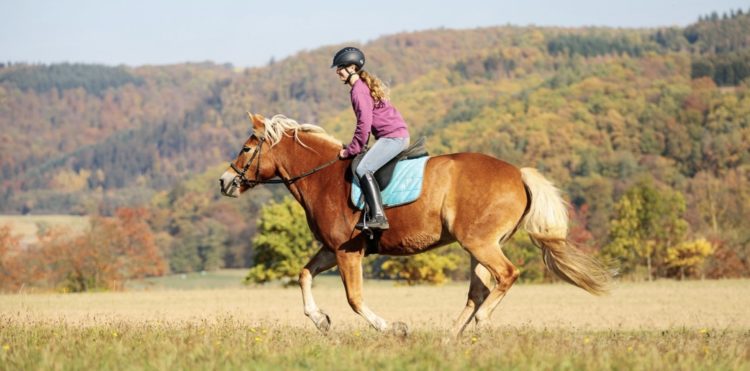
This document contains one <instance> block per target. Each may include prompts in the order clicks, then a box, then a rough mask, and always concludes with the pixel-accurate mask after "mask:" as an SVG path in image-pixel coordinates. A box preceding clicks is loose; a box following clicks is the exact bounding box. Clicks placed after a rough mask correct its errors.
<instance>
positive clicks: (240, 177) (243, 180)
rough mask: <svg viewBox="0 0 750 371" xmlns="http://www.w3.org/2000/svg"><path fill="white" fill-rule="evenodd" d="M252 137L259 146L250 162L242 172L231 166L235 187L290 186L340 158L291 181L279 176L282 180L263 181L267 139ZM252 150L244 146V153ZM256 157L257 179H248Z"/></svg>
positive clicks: (253, 135)
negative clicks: (248, 173)
mask: <svg viewBox="0 0 750 371" xmlns="http://www.w3.org/2000/svg"><path fill="white" fill-rule="evenodd" d="M250 136H251V137H255V138H257V139H258V146H257V147H256V150H255V151H254V152H253V155H252V156H250V160H248V161H247V162H246V163H245V166H243V167H242V170H240V169H239V168H237V166H236V165H235V164H234V162H232V163H230V164H229V166H230V167H231V168H232V170H234V171H235V172H236V173H237V176H235V177H234V180H233V183H234V185H235V186H237V187H239V186H241V185H246V186H247V187H248V188H253V187H255V186H256V185H258V184H287V185H288V184H292V183H294V182H296V181H297V180H299V179H302V178H304V177H306V176H308V175H312V174H315V173H317V172H318V171H320V170H322V169H324V168H326V167H328V166H331V165H333V163H335V162H336V161H338V157H337V158H334V159H333V160H331V161H328V162H326V163H325V164H323V165H320V166H318V167H316V168H314V169H312V170H309V171H306V172H304V173H302V174H300V175H297V176H293V177H291V178H289V179H284V178H283V177H281V176H279V177H280V178H281V179H268V180H263V179H260V160H261V157H262V156H263V154H262V152H263V143H265V141H266V137H265V136H262V135H261V136H258V135H255V133H253V134H251V135H250ZM251 149H252V147H248V146H242V152H247V151H249V150H251ZM255 157H258V165H257V166H256V167H255V177H254V179H248V178H247V177H246V176H245V174H246V173H247V170H248V169H250V166H252V163H253V160H254V159H255Z"/></svg>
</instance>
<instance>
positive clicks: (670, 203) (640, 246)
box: [602, 179, 688, 280]
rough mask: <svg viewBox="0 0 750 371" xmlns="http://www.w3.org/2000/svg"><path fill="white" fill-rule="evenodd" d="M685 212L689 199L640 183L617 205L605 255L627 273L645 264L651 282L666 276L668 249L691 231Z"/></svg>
mask: <svg viewBox="0 0 750 371" xmlns="http://www.w3.org/2000/svg"><path fill="white" fill-rule="evenodd" d="M684 212H685V198H684V197H683V196H682V194H681V193H680V192H678V191H674V190H671V189H663V190H660V189H659V188H657V187H656V186H655V185H654V184H653V182H652V181H651V180H650V179H646V180H642V181H640V182H639V183H637V184H636V185H634V186H633V187H631V188H630V189H629V190H628V191H627V192H626V193H625V194H624V195H623V196H622V198H620V200H619V201H618V202H617V204H615V217H614V218H613V219H612V221H611V227H610V243H609V244H608V245H607V246H605V247H604V249H603V250H602V252H603V254H604V255H605V256H606V257H608V258H614V259H617V260H618V261H619V262H620V264H621V269H622V270H623V272H632V271H633V270H635V268H636V267H637V266H638V265H642V264H645V265H646V272H647V275H648V279H649V280H652V279H653V276H654V273H657V274H659V275H664V274H665V273H666V271H665V270H666V268H667V267H666V266H665V264H664V261H665V254H666V251H667V249H668V248H669V247H671V246H672V245H673V244H676V243H678V242H680V241H681V240H682V238H683V236H684V234H685V232H686V231H687V226H688V224H687V221H685V220H684V219H683V218H682V214H683V213H684Z"/></svg>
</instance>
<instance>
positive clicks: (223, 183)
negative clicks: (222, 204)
mask: <svg viewBox="0 0 750 371" xmlns="http://www.w3.org/2000/svg"><path fill="white" fill-rule="evenodd" d="M235 178H236V177H235V175H234V174H231V173H230V172H228V171H227V172H225V173H224V174H223V175H222V176H221V178H219V187H221V194H222V195H224V196H227V197H234V198H236V197H239V195H240V187H239V186H238V185H237V182H236V181H235Z"/></svg>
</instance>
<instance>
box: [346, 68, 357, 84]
mask: <svg viewBox="0 0 750 371" xmlns="http://www.w3.org/2000/svg"><path fill="white" fill-rule="evenodd" d="M347 72H348V71H347ZM356 74H357V72H349V76H347V77H346V80H344V85H349V81H350V80H351V79H352V76H354V75H356Z"/></svg>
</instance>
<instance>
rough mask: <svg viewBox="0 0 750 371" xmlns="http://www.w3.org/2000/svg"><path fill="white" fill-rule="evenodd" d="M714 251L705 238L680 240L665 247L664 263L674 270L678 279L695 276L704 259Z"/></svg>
mask: <svg viewBox="0 0 750 371" xmlns="http://www.w3.org/2000/svg"><path fill="white" fill-rule="evenodd" d="M713 253H714V247H713V246H712V245H711V243H710V242H708V241H706V240H705V239H703V238H701V239H697V240H694V241H685V242H681V243H679V244H677V245H675V246H671V247H669V248H667V256H666V260H665V263H666V265H667V267H669V268H671V269H672V270H676V271H677V272H678V273H679V277H680V279H684V278H685V276H696V275H698V274H699V273H700V270H701V268H702V266H703V264H704V262H705V261H706V258H708V257H709V256H711V255H712V254H713Z"/></svg>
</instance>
